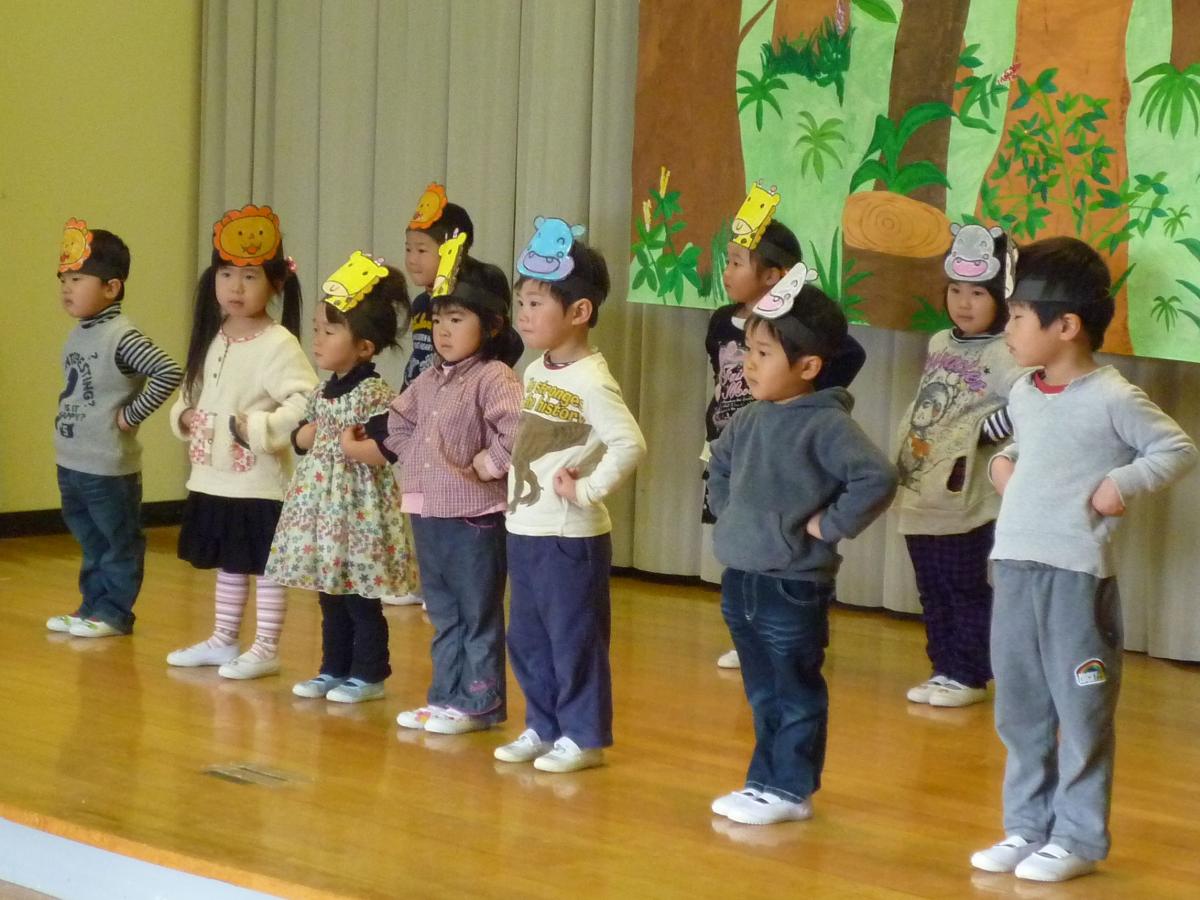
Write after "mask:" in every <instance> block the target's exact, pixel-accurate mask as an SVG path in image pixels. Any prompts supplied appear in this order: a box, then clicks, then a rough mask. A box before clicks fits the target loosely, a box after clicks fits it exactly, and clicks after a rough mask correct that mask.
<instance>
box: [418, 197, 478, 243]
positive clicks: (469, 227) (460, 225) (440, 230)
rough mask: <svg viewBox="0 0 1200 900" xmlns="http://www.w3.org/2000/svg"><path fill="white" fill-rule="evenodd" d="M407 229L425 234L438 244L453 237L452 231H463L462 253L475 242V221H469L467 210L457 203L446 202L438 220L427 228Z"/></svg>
mask: <svg viewBox="0 0 1200 900" xmlns="http://www.w3.org/2000/svg"><path fill="white" fill-rule="evenodd" d="M409 231H411V232H413V233H414V234H427V235H429V236H430V237H431V238H433V239H434V241H436V242H437V244H438V245H439V246H440V245H442V244H444V243H446V241H447V240H448V239H449V238H452V237H454V232H456V231H461V232H465V233H466V235H467V239H466V241H464V242H463V253H466V252H468V251H469V250H470V249H471V245H472V244H474V243H475V223H473V222H472V221H471V217H470V216H469V215H468V214H467V211H466V210H465V209H463V208H462V207H461V206H459V205H458V204H457V203H447V204H446V206H445V207H444V208H443V209H442V214H441V215H440V216H439V217H438V220H437V221H436V222H434V223H433V224H432V225H430V226H429V227H428V228H410V229H409Z"/></svg>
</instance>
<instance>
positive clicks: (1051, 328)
mask: <svg viewBox="0 0 1200 900" xmlns="http://www.w3.org/2000/svg"><path fill="white" fill-rule="evenodd" d="M1111 289H1112V285H1111V279H1110V276H1109V273H1108V269H1107V267H1106V266H1105V265H1104V261H1103V260H1102V259H1101V258H1100V256H1099V255H1098V254H1097V253H1096V251H1095V250H1093V249H1092V248H1091V247H1089V246H1088V245H1087V244H1085V243H1083V242H1082V241H1079V240H1076V239H1075V238H1065V237H1060V238H1049V239H1046V240H1041V241H1037V242H1036V243H1033V244H1030V245H1029V246H1027V247H1024V248H1022V250H1021V258H1020V262H1019V263H1018V265H1017V283H1016V287H1015V288H1014V289H1013V294H1012V299H1011V300H1010V301H1009V305H1008V309H1009V318H1008V325H1007V326H1006V331H1007V335H1008V343H1009V346H1010V347H1012V352H1013V356H1014V357H1016V361H1017V363H1018V364H1019V365H1022V366H1035V367H1037V371H1035V372H1033V373H1032V374H1030V375H1023V376H1022V377H1021V378H1020V379H1019V380H1018V381H1017V382H1016V384H1014V385H1013V388H1012V391H1011V393H1010V394H1009V398H1008V411H1009V415H1010V416H1011V418H1012V423H1013V428H1014V439H1013V443H1012V444H1011V445H1010V446H1009V447H1007V448H1006V449H1004V450H1002V451H1001V452H1000V453H999V454H997V455H996V456H995V457H994V458H993V459H992V462H991V471H990V474H991V478H992V482H993V483H994V484H995V486H996V490H997V491H999V493H1000V495H1001V501H1000V516H999V518H998V519H997V520H996V543H995V546H994V547H993V548H992V554H991V558H992V559H993V560H994V564H993V567H992V579H993V582H994V584H995V588H996V599H995V604H994V608H993V611H992V643H991V648H992V667H993V668H994V669H995V672H996V731H997V732H999V734H1000V739H1001V740H1002V741H1003V742H1004V746H1005V748H1006V749H1007V750H1008V762H1007V764H1006V766H1005V771H1004V833H1005V835H1006V837H1005V839H1004V840H1002V841H1001V842H1000V843H998V844H996V845H995V846H993V847H990V848H988V849H987V850H981V851H979V852H978V853H976V854H974V855H973V856H972V857H971V864H972V865H973V866H975V867H976V868H977V869H983V870H985V871H988V872H1013V873H1014V874H1015V875H1016V876H1017V877H1018V878H1025V879H1029V880H1032V881H1065V880H1067V879H1069V878H1075V877H1077V876H1079V875H1084V874H1087V873H1088V872H1091V871H1093V870H1094V869H1095V868H1096V860H1100V859H1104V857H1105V856H1107V855H1108V850H1109V844H1110V836H1109V832H1108V816H1109V809H1110V805H1111V802H1112V778H1113V751H1114V740H1115V728H1114V726H1115V723H1114V715H1115V712H1116V706H1117V695H1118V693H1119V691H1120V688H1121V655H1122V650H1123V646H1122V645H1123V640H1124V637H1123V630H1122V620H1121V601H1120V597H1119V595H1118V593H1117V581H1116V577H1115V575H1114V570H1113V559H1112V551H1111V549H1110V543H1109V542H1110V541H1111V539H1112V536H1113V533H1114V532H1115V531H1116V529H1117V526H1118V525H1119V524H1120V520H1119V517H1120V516H1122V515H1124V513H1125V508H1126V506H1127V504H1128V503H1130V502H1131V501H1132V500H1133V499H1134V498H1135V497H1139V496H1141V495H1144V494H1149V493H1150V492H1152V491H1156V490H1159V489H1161V488H1163V487H1166V486H1167V485H1168V484H1170V483H1171V482H1172V481H1175V480H1176V479H1178V478H1179V477H1180V476H1182V475H1183V474H1184V473H1185V472H1186V471H1187V470H1188V469H1190V468H1191V467H1192V466H1193V465H1195V463H1196V456H1197V454H1196V447H1195V445H1194V444H1193V443H1192V441H1191V439H1189V438H1188V436H1187V435H1186V434H1184V433H1183V431H1182V430H1181V429H1180V428H1179V426H1178V425H1177V424H1176V423H1175V422H1174V421H1173V420H1172V419H1171V418H1170V417H1169V416H1167V415H1166V414H1165V413H1164V412H1163V411H1162V410H1160V409H1159V408H1158V407H1157V406H1155V405H1154V404H1153V403H1152V402H1151V401H1150V399H1149V398H1148V397H1147V396H1146V395H1145V394H1144V393H1143V392H1142V391H1141V390H1140V389H1139V388H1137V387H1134V386H1133V385H1131V384H1130V383H1129V382H1127V381H1126V380H1125V379H1124V378H1123V377H1122V376H1121V374H1120V373H1119V372H1118V371H1117V370H1116V369H1114V368H1113V367H1112V366H1102V365H1100V364H1099V363H1098V362H1097V361H1096V359H1095V356H1094V353H1095V352H1096V351H1097V350H1099V349H1100V345H1101V344H1102V343H1103V341H1104V332H1105V330H1106V329H1107V328H1108V324H1109V322H1110V321H1111V320H1112V317H1113V300H1112V297H1111V296H1110V292H1111Z"/></svg>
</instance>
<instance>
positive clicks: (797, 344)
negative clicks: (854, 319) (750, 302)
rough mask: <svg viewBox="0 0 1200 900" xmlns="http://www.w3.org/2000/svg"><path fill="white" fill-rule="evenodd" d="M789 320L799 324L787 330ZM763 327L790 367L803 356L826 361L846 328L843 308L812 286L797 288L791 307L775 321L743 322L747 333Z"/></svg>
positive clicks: (756, 319)
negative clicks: (775, 342)
mask: <svg viewBox="0 0 1200 900" xmlns="http://www.w3.org/2000/svg"><path fill="white" fill-rule="evenodd" d="M788 319H792V320H794V321H795V322H796V323H798V324H799V326H800V327H799V328H793V327H789V324H788V321H787V320H788ZM760 325H761V326H763V327H765V328H766V329H767V331H768V332H769V333H770V334H771V336H772V337H774V338H775V340H777V341H779V343H780V345H781V346H782V347H783V352H784V353H785V354H786V355H787V361H788V364H789V365H795V364H796V362H797V360H799V359H800V357H802V356H818V357H820V358H821V360H822V361H826V360H828V359H829V358H830V357H831V356H832V355H833V354H834V353H835V352H837V349H838V347H839V346H841V344H842V342H843V341H845V340H846V333H847V331H848V325H847V323H846V314H845V313H844V312H842V308H841V307H840V306H838V304H837V303H835V302H834V301H833V300H831V299H830V298H829V297H828V296H827V295H826V294H825V292H824V291H822V290H821V289H820V288H818V287H814V286H813V285H811V284H806V285H805V286H804V287H803V288H801V289H800V294H799V295H798V296H797V297H796V301H795V303H793V304H792V308H791V309H790V310H788V311H787V312H786V313H784V314H783V315H782V316H779V317H778V318H775V319H768V318H765V317H764V316H758V315H752V316H751V317H750V320H749V321H748V322H747V323H746V334H747V335H749V333H750V332H751V331H752V330H753V329H755V328H758V327H759V326H760Z"/></svg>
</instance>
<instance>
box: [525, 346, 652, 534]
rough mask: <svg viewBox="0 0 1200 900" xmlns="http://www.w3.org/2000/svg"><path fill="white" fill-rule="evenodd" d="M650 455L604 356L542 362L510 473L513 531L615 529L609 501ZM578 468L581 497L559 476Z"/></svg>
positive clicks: (535, 369)
mask: <svg viewBox="0 0 1200 900" xmlns="http://www.w3.org/2000/svg"><path fill="white" fill-rule="evenodd" d="M645 453H646V441H645V439H644V438H643V437H642V431H641V429H640V428H638V423H637V420H636V419H634V417H633V414H632V413H630V412H629V409H628V407H626V406H625V401H624V399H623V398H622V397H621V388H620V385H618V384H617V382H616V379H614V378H613V376H612V373H611V372H609V371H608V363H606V362H605V361H604V357H603V356H602V355H601V354H600V353H592V354H591V355H590V356H585V357H584V358H583V359H580V360H577V361H575V362H573V363H570V364H568V365H566V366H562V367H557V366H549V365H547V364H546V361H545V358H542V359H538V360H535V361H534V362H532V363H530V364H529V366H528V367H527V368H526V369H525V399H524V401H523V404H522V408H521V418H520V421H519V422H518V425H517V439H516V443H515V445H514V446H513V453H512V465H511V468H510V469H509V471H508V530H509V531H510V532H512V533H513V534H524V535H534V536H553V537H573V538H574V537H596V536H597V535H601V534H607V533H608V532H609V531H611V530H612V521H611V520H610V519H609V516H608V510H607V509H606V508H605V506H604V498H605V497H607V496H608V495H609V494H611V493H612V492H613V491H614V490H616V489H617V487H618V486H619V485H620V484H621V482H622V481H623V480H624V479H625V478H626V477H627V476H628V475H629V474H630V473H632V472H633V470H634V469H635V468H636V467H637V464H638V462H639V461H640V460H641V458H642V457H643V456H644V455H645ZM559 469H571V470H574V471H575V474H576V477H577V478H578V481H577V482H576V484H575V492H576V502H571V501H569V500H566V499H564V498H562V497H560V496H558V494H556V493H555V492H554V473H555V472H557V471H558V470H559Z"/></svg>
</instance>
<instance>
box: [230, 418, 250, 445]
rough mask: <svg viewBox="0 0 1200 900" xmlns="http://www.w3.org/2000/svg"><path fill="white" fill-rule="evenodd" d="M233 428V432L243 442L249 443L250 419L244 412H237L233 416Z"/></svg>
mask: <svg viewBox="0 0 1200 900" xmlns="http://www.w3.org/2000/svg"><path fill="white" fill-rule="evenodd" d="M233 430H234V433H235V434H237V436H238V437H239V438H241V439H242V442H243V443H245V444H249V443H250V420H249V419H248V418H247V416H246V414H245V413H238V414H237V415H236V416H234V418H233Z"/></svg>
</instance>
